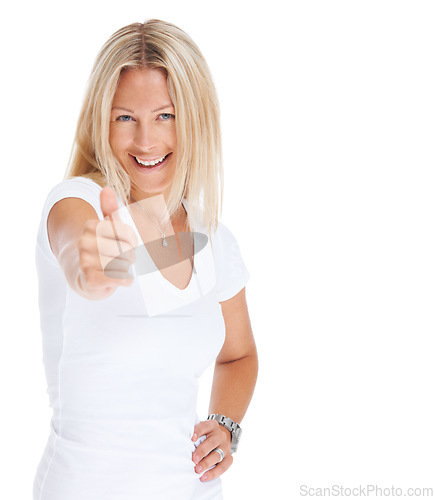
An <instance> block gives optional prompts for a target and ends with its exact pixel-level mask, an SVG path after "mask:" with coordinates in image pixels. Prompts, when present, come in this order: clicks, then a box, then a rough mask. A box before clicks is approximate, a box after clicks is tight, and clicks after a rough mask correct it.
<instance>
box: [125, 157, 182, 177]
mask: <svg viewBox="0 0 434 500" xmlns="http://www.w3.org/2000/svg"><path fill="white" fill-rule="evenodd" d="M128 156H129V157H130V159H131V162H132V163H133V165H134V166H135V167H136V169H137V170H139V172H143V173H144V174H152V173H154V172H159V171H160V170H162V169H163V168H164V167H165V166H166V164H167V162H168V161H169V160H170V157H171V156H172V153H169V154H168V155H167V156H166V159H165V160H164V161H163V162H162V163H160V164H159V165H158V166H157V167H151V168H150V167H145V166H144V165H143V166H142V165H139V164H138V163H137V162H136V159H135V157H134V156H133V155H131V154H129V153H128ZM137 158H138V157H137ZM159 158H161V156H159V157H158V158H155V159H154V160H151V159H149V160H143V161H155V160H158V159H159ZM140 160H142V158H140Z"/></svg>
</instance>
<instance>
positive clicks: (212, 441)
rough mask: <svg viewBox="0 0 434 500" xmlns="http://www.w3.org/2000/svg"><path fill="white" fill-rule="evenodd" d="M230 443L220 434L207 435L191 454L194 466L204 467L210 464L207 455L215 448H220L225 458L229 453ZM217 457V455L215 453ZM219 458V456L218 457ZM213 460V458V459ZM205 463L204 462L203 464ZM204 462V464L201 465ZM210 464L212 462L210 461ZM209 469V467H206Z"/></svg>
mask: <svg viewBox="0 0 434 500" xmlns="http://www.w3.org/2000/svg"><path fill="white" fill-rule="evenodd" d="M230 447H231V445H230V443H229V442H228V440H227V439H226V438H225V436H224V435H223V434H222V433H221V432H220V431H218V432H212V433H210V434H208V435H207V438H206V439H205V440H204V441H203V443H202V444H200V445H199V446H198V447H197V448H196V449H195V450H194V452H193V456H192V459H193V462H194V463H195V464H196V465H201V466H202V467H204V463H205V464H210V461H209V459H208V457H209V455H210V454H211V453H212V451H213V450H214V449H215V448H220V449H221V450H222V451H223V453H224V455H225V456H226V455H227V454H228V453H230ZM217 455H218V453H217ZM219 457H220V455H219ZM214 458H215V457H214ZM204 461H205V462H204ZM202 462H204V463H202ZM211 463H212V461H211ZM208 467H209V465H208Z"/></svg>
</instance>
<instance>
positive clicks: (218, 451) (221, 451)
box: [212, 448, 225, 464]
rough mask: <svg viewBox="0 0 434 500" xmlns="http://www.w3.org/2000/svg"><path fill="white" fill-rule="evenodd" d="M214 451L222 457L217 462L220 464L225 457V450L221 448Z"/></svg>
mask: <svg viewBox="0 0 434 500" xmlns="http://www.w3.org/2000/svg"><path fill="white" fill-rule="evenodd" d="M212 451H216V452H217V453H218V454H219V455H220V460H219V461H218V462H217V463H218V464H219V463H220V462H221V461H222V460H223V458H224V456H225V454H224V452H223V450H222V449H220V448H214V449H213V450H212Z"/></svg>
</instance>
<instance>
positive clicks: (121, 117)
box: [116, 115, 131, 122]
mask: <svg viewBox="0 0 434 500" xmlns="http://www.w3.org/2000/svg"><path fill="white" fill-rule="evenodd" d="M124 118H125V120H124ZM130 119H131V116H130V115H121V116H118V117H117V118H116V120H119V121H121V122H129V121H130Z"/></svg>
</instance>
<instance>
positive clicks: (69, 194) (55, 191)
mask: <svg viewBox="0 0 434 500" xmlns="http://www.w3.org/2000/svg"><path fill="white" fill-rule="evenodd" d="M101 190H102V187H101V186H99V185H98V184H97V183H96V182H94V181H92V180H91V179H88V178H86V177H73V178H71V179H66V180H64V181H62V182H59V184H56V185H55V186H54V187H53V188H52V189H51V191H50V192H49V193H48V195H47V198H46V200H45V203H44V206H43V209H42V214H41V220H40V224H39V229H38V235H37V247H39V249H40V251H41V252H42V253H43V254H44V255H45V256H46V257H47V258H48V259H49V260H50V261H51V262H53V263H54V264H57V259H56V256H55V255H54V254H53V251H52V250H51V246H50V242H49V239H48V231H47V219H48V214H49V213H50V210H51V209H52V208H53V206H54V205H55V204H56V203H57V202H58V201H60V200H62V199H63V198H81V199H82V200H84V201H86V202H87V203H89V204H90V205H92V207H93V208H94V210H95V212H96V213H97V215H98V218H99V219H101V220H102V219H103V218H104V217H103V214H102V212H101V206H100V198H99V194H100V192H101Z"/></svg>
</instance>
